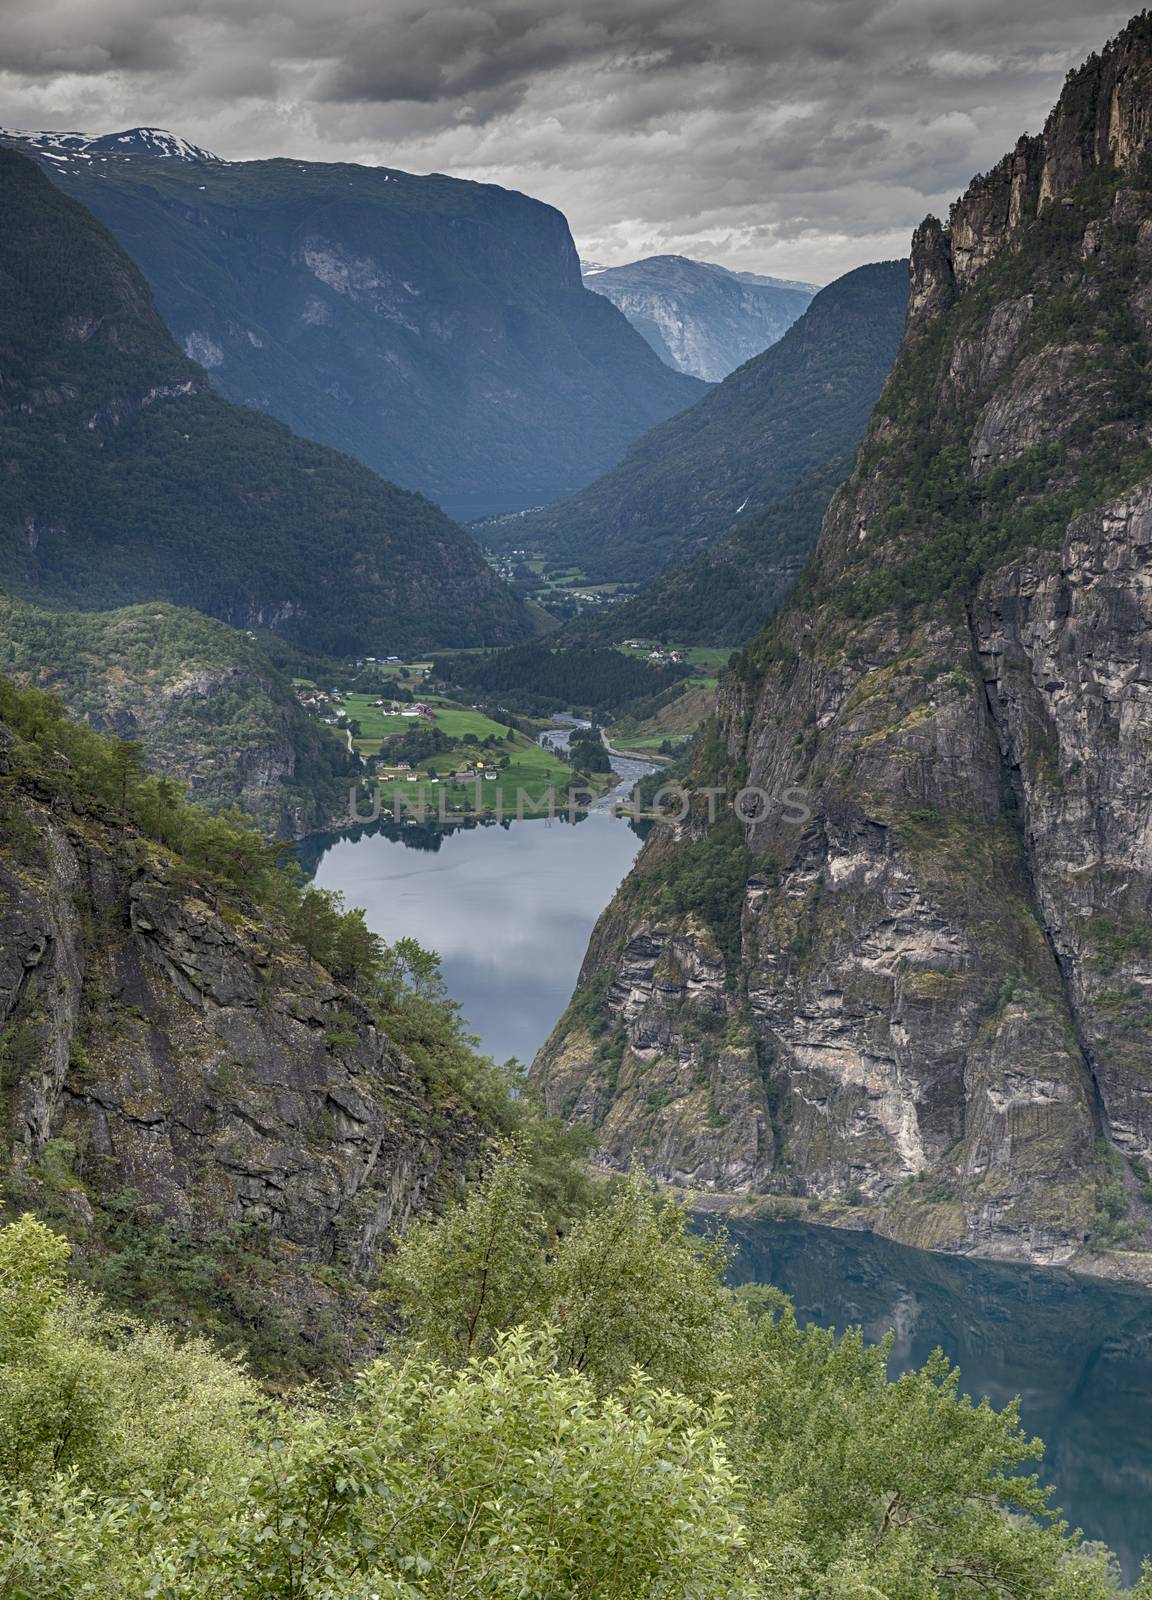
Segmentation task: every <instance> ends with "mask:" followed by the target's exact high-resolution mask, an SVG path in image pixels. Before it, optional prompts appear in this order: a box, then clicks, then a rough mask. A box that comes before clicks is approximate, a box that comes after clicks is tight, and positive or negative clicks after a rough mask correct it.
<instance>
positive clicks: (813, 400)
mask: <svg viewBox="0 0 1152 1600" xmlns="http://www.w3.org/2000/svg"><path fill="white" fill-rule="evenodd" d="M907 294H908V280H907V264H906V263H905V262H903V261H887V262H881V263H879V264H877V265H875V266H868V267H860V268H858V269H857V270H856V271H855V272H850V273H848V274H846V276H845V277H843V278H840V279H838V280H837V281H836V282H835V283H833V284H830V285H829V286H828V288H826V289H822V290H821V291H820V293H819V294H818V295H817V296H816V297H815V299H814V300H813V301H812V303H811V304H810V305H809V307H808V309H807V311H805V313H804V315H803V316H802V317H801V318H800V319H799V321H798V322H795V323H794V324H793V325H792V327H791V328H789V329H788V331H787V333H786V334H785V335H784V337H783V338H782V339H781V340H780V341H779V343H778V344H775V345H773V346H772V348H771V349H770V350H766V351H764V353H763V354H762V355H759V356H756V357H755V358H754V359H753V360H751V361H749V362H747V363H745V365H744V366H742V367H741V368H740V369H739V370H738V371H737V372H734V373H733V374H732V375H731V377H729V378H726V379H725V380H724V382H723V383H722V384H721V385H720V386H719V387H718V388H717V389H715V390H714V391H713V392H712V393H711V394H709V395H706V396H705V397H704V399H703V400H701V401H700V402H699V404H697V405H695V406H693V407H692V409H691V410H690V411H686V412H684V414H683V415H682V416H678V417H674V418H672V420H671V421H669V422H665V423H663V424H661V426H660V427H658V428H654V429H653V430H652V432H651V433H649V434H647V435H646V436H645V437H644V438H643V439H641V440H640V441H639V442H638V443H637V444H635V445H634V446H633V447H632V449H631V450H630V451H629V453H628V455H627V456H626V457H625V458H624V460H623V461H622V462H621V463H620V465H619V466H618V467H617V468H615V470H614V471H612V472H610V473H608V474H607V475H606V476H605V477H603V478H601V479H599V480H598V481H597V482H596V483H593V484H590V485H589V487H588V488H587V489H584V490H582V491H581V492H580V493H579V494H575V495H572V496H570V497H569V498H568V499H567V500H561V501H559V502H558V503H557V504H556V505H553V506H548V507H546V508H545V509H544V510H542V511H538V512H535V513H532V514H530V515H528V516H523V517H514V518H509V519H507V521H505V522H498V523H494V524H488V525H486V526H485V528H484V529H483V536H484V538H485V540H486V541H487V542H490V543H493V544H500V545H503V546H506V547H510V548H519V547H522V546H528V547H531V548H539V549H541V550H543V551H545V552H546V553H547V555H548V556H549V557H552V558H557V559H564V560H571V561H572V562H574V563H575V564H577V565H578V566H580V567H581V568H582V569H583V570H584V572H585V575H586V576H587V577H588V578H590V579H598V580H607V579H629V580H642V579H646V578H650V577H652V576H653V575H655V574H656V573H658V572H663V571H665V570H667V569H668V568H669V567H673V566H678V565H681V564H683V563H685V562H688V561H690V560H692V559H693V558H694V557H695V556H696V555H698V554H699V553H700V551H701V550H703V549H704V548H705V547H706V546H708V545H710V544H713V543H715V542H716V541H717V540H719V539H720V538H721V537H723V536H724V535H725V534H726V533H727V532H728V531H729V530H731V529H733V528H734V526H735V524H736V523H737V520H738V519H741V518H747V519H749V520H750V519H752V518H754V517H756V516H758V515H759V513H760V512H762V511H764V510H765V509H767V508H768V507H770V506H772V505H773V504H775V503H776V502H777V501H778V500H779V499H780V498H781V497H783V496H787V495H788V494H789V493H790V492H791V491H792V490H794V489H795V488H796V486H797V485H798V484H799V483H800V482H801V481H802V480H803V479H804V478H805V477H806V475H807V474H809V473H811V472H813V471H818V470H820V469H821V468H823V467H824V466H826V464H827V463H828V462H829V461H830V460H833V459H836V458H839V457H842V456H843V455H844V454H845V452H846V451H851V450H853V449H855V447H856V445H857V444H858V443H859V441H860V439H861V438H862V437H863V433H864V428H865V424H866V423H867V420H868V413H869V411H870V410H871V408H872V405H873V403H874V401H875V399H876V396H877V395H878V394H879V392H880V386H881V384H882V383H883V382H884V379H885V377H886V376H887V374H888V371H889V369H890V367H891V365H892V361H893V359H894V358H895V354H896V350H897V347H898V345H899V342H900V335H901V332H902V330H903V326H904V310H905V305H906V301H907ZM815 531H816V530H815V528H814V527H813V528H812V529H811V532H810V535H809V536H810V537H814V536H815ZM765 559H766V560H768V561H771V559H772V555H771V552H770V551H766V552H765Z"/></svg>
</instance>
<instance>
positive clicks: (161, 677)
mask: <svg viewBox="0 0 1152 1600" xmlns="http://www.w3.org/2000/svg"><path fill="white" fill-rule="evenodd" d="M0 672H3V673H5V674H6V675H7V676H8V677H10V678H12V679H13V680H14V681H16V682H17V683H21V684H35V685H36V686H37V687H39V688H42V689H48V690H50V691H51V692H52V693H53V694H55V695H57V696H59V698H60V700H61V701H62V702H63V704H64V705H65V706H66V707H67V709H68V711H69V712H70V713H71V714H72V715H73V716H75V717H82V718H83V719H84V720H85V721H87V722H89V723H90V724H91V726H92V727H94V728H96V729H98V730H99V731H101V732H106V733H112V734H115V735H116V736H117V738H120V739H130V740H136V741H139V743H140V746H141V756H142V759H143V760H144V762H145V763H146V765H147V766H148V767H149V769H150V770H152V771H154V772H157V773H160V774H162V775H163V776H164V777H167V778H171V779H174V780H175V781H176V782H178V783H180V784H182V785H184V786H185V788H186V790H187V793H188V795H189V797H190V798H191V799H193V800H195V801H196V802H197V803H198V804H200V805H203V806H206V807H207V808H208V809H210V810H220V809H227V808H229V807H239V808H240V809H241V810H242V811H245V812H247V813H249V814H250V815H251V816H252V817H253V818H254V819H255V820H256V821H257V822H258V823H259V824H260V826H261V827H262V828H263V829H265V830H266V831H267V832H268V833H270V834H275V835H279V836H281V837H286V838H294V837H298V836H300V835H301V834H304V833H306V832H308V831H309V829H312V828H318V827H323V826H324V825H325V824H328V823H331V822H333V821H334V820H336V819H339V818H342V817H344V816H345V815H346V814H347V810H348V791H349V786H350V785H351V784H352V783H353V782H354V781H355V773H356V772H358V771H359V769H360V763H359V761H358V760H357V759H356V758H355V757H354V756H352V755H351V754H350V752H349V751H348V748H347V742H346V740H345V738H344V735H343V734H342V733H340V732H338V731H337V730H336V729H334V728H326V727H324V726H323V725H321V724H320V723H318V722H317V721H315V719H314V718H312V717H310V716H309V715H308V714H307V713H306V712H305V711H304V710H303V708H302V707H301V706H300V705H299V704H298V703H297V701H296V697H295V695H294V694H293V693H292V688H291V685H290V684H289V683H288V682H287V680H286V679H285V678H283V677H282V676H281V674H280V673H279V672H277V671H276V669H275V668H274V667H273V666H272V665H271V664H270V663H269V661H268V660H267V658H266V656H265V655H264V652H263V651H262V650H261V649H260V647H259V646H258V645H257V644H256V643H255V642H254V641H253V640H251V639H249V638H247V637H246V636H245V635H244V634H242V633H237V632H236V631H235V629H232V628H229V627H227V626H225V624H224V623H222V622H217V621H216V619H215V618H214V617H205V616H203V615H201V613H200V612H198V611H187V610H181V609H179V608H178V607H176V606H170V605H166V604H164V603H163V602H157V601H150V602H149V603H148V604H147V605H140V606H127V607H124V608H123V609H122V610H119V611H47V610H45V609H44V608H43V607H41V606H32V605H28V604H27V603H26V602H24V601H19V600H13V599H11V598H9V597H8V596H0Z"/></svg>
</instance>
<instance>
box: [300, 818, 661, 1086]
mask: <svg viewBox="0 0 1152 1600" xmlns="http://www.w3.org/2000/svg"><path fill="white" fill-rule="evenodd" d="M640 844H641V840H640V838H639V836H638V835H637V834H636V833H634V832H633V831H632V829H631V828H630V827H629V825H628V823H627V822H626V821H625V820H624V819H623V818H621V817H612V816H609V815H607V814H602V813H597V812H593V813H592V814H591V815H589V816H586V817H583V818H582V819H581V820H580V821H578V822H576V823H570V822H568V821H567V820H563V821H562V820H559V819H557V820H556V821H555V822H548V821H545V820H544V819H543V818H537V819H534V820H532V821H527V822H512V823H510V824H509V825H508V826H507V827H502V826H491V827H472V828H459V829H456V830H455V831H453V832H450V833H442V832H437V831H436V830H435V829H433V828H413V827H406V828H396V827H387V828H379V827H371V828H364V829H362V830H357V832H356V833H355V834H350V835H347V836H344V837H341V838H335V839H333V838H327V839H322V840H320V841H314V842H313V844H312V859H311V860H310V859H308V858H307V856H305V857H304V866H305V869H306V870H308V871H312V870H314V871H315V881H316V883H318V884H319V885H320V887H321V888H324V889H338V890H339V891H340V892H341V894H343V895H344V897H345V899H346V901H347V902H348V904H349V905H350V906H363V907H364V911H365V913H366V917H367V921H368V926H369V927H370V928H371V929H372V930H373V932H375V933H379V934H381V935H382V936H383V937H384V938H385V939H386V940H389V941H391V940H394V939H397V938H399V937H401V936H402V935H405V934H407V935H408V936H410V937H411V938H414V939H417V940H419V942H420V943H421V944H422V945H426V946H427V947H428V948H429V949H430V950H437V951H439V953H440V956H441V957H442V959H443V963H444V965H443V972H444V979H445V982H446V983H447V985H448V992H449V994H450V995H451V996H452V998H453V999H454V1000H458V1001H459V1002H460V1005H461V1008H462V1010H463V1013H464V1016H465V1017H466V1018H467V1020H468V1022H469V1024H470V1026H471V1028H472V1031H473V1032H474V1033H475V1034H477V1035H478V1037H479V1039H480V1044H481V1048H482V1049H483V1050H484V1051H485V1052H486V1053H488V1054H489V1055H491V1056H493V1057H495V1059H496V1060H497V1061H506V1060H507V1059H508V1057H509V1056H516V1057H517V1058H518V1059H519V1060H520V1061H523V1062H524V1063H525V1064H527V1063H528V1062H530V1061H531V1060H532V1057H533V1056H534V1055H535V1054H536V1051H537V1050H538V1049H539V1048H540V1046H541V1045H542V1044H543V1043H544V1041H545V1039H546V1038H547V1037H548V1035H549V1033H551V1031H552V1028H553V1026H554V1025H555V1023H556V1022H558V1021H559V1019H560V1015H561V1013H562V1012H563V1010H564V1008H565V1006H566V1005H567V1004H568V1001H569V1000H570V999H571V997H572V990H573V989H574V988H575V986H576V977H577V974H578V973H579V971H580V963H581V962H582V961H583V959H584V952H585V951H586V949H587V948H588V937H589V935H590V934H591V932H592V928H593V925H594V924H595V922H596V918H597V917H598V916H599V915H600V913H601V911H603V909H604V907H605V906H606V905H607V904H608V902H609V900H611V898H612V896H613V894H614V893H615V891H616V888H617V885H618V884H619V883H620V881H621V879H622V878H623V877H624V876H625V874H626V873H627V871H628V868H629V867H630V866H631V865H632V862H633V859H634V858H635V856H636V853H637V851H638V850H639V849H640Z"/></svg>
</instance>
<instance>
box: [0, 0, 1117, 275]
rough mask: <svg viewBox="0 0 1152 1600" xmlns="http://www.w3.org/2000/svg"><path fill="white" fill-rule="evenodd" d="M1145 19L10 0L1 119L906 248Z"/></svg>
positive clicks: (981, 3)
mask: <svg viewBox="0 0 1152 1600" xmlns="http://www.w3.org/2000/svg"><path fill="white" fill-rule="evenodd" d="M1128 15H1129V11H1128V10H1127V9H1125V10H1113V9H1112V8H1111V6H1109V5H1108V4H1107V3H1105V4H1104V5H1101V6H1097V7H1093V6H1091V5H1089V4H1086V3H1084V0H1080V3H1075V0H438V3H437V0H433V3H431V4H429V3H427V0H423V3H421V0H374V3H372V4H368V3H365V0H268V3H263V0H38V3H34V0H0V124H3V125H7V126H9V127H19V128H79V129H82V130H83V131H85V132H92V133H105V132H109V131H111V130H113V129H119V128H122V127H128V126H133V125H138V124H154V125H159V126H162V127H168V128H171V129H172V130H174V131H175V132H178V133H181V134H183V135H184V136H185V137H186V138H189V139H192V140H194V141H195V142H197V143H199V144H203V145H207V146H208V147H209V148H210V149H213V150H215V151H217V152H218V153H219V154H220V155H223V156H227V157H230V158H232V159H242V158H247V157H260V156H273V155H293V156H303V157H310V158H313V159H319V160H350V161H363V162H368V163H383V164H385V165H388V166H394V167H402V168H405V169H407V170H409V171H412V172H433V171H437V172H450V173H454V174H456V175H458V176H460V177H468V178H479V179H483V180H485V181H490V182H495V183H501V184H505V185H508V186H509V187H513V188H517V189H523V190H525V191H526V192H527V193H529V194H533V195H537V196H539V198H541V199H543V200H548V201H550V202H551V203H552V204H553V205H557V206H559V207H560V208H561V209H562V210H563V211H564V212H565V213H566V214H567V216H568V218H569V220H570V222H571V224H572V231H573V233H574V234H575V237H576V242H577V244H578V245H579V247H580V249H581V252H582V254H583V255H585V256H586V257H591V258H593V259H596V260H599V261H604V262H610V263H616V262H622V261H629V260H633V259H635V258H636V257H639V256H644V255H652V254H656V253H664V252H677V253H680V254H684V255H693V256H697V257H701V258H704V259H707V260H712V261H720V262H723V263H724V264H725V265H727V266H732V267H739V268H746V269H749V270H752V271H762V272H772V273H777V274H779V275H781V276H785V277H800V278H809V279H811V280H813V281H815V282H820V283H823V282H826V281H828V280H829V279H830V278H833V277H836V276H837V275H838V274H840V273H841V272H844V271H846V270H847V269H848V268H850V267H853V266H856V265H858V264H859V263H860V262H863V261H870V260H877V259H881V258H884V257H891V256H896V255H902V254H904V253H905V251H906V249H907V244H908V238H909V235H910V233H911V230H912V228H913V227H914V226H915V224H916V223H917V222H918V221H919V220H920V219H921V218H922V217H923V216H924V215H925V214H926V213H927V212H928V211H937V212H943V211H944V210H946V208H947V205H948V202H949V201H950V200H951V199H952V198H953V196H954V195H955V194H956V193H957V192H958V191H959V190H960V189H962V188H963V187H964V185H965V184H966V183H967V181H968V179H969V178H970V177H971V176H972V175H973V174H974V173H975V172H977V171H981V170H984V169H985V168H987V167H988V166H990V165H991V164H992V163H993V162H994V161H996V160H997V159H998V158H999V157H1000V156H1001V155H1002V154H1003V153H1004V151H1005V150H1007V149H1009V148H1010V147H1011V146H1012V145H1013V144H1014V143H1015V141H1016V138H1017V136H1018V135H1019V134H1020V133H1022V132H1024V131H1026V130H1027V131H1035V130H1036V129H1038V128H1039V126H1040V125H1041V123H1042V122H1043V120H1044V115H1045V113H1046V111H1047V110H1048V108H1049V106H1050V105H1051V103H1052V101H1053V100H1054V98H1055V96H1056V95H1057V93H1058V92H1059V89H1060V85H1061V83H1062V81H1063V78H1064V75H1065V73H1066V72H1067V70H1068V69H1069V67H1071V66H1074V65H1075V64H1076V63H1077V62H1078V61H1079V60H1081V58H1082V57H1083V56H1084V55H1086V54H1087V53H1088V52H1089V51H1090V50H1092V49H1093V48H1098V47H1099V46H1100V45H1102V44H1103V43H1104V42H1105V40H1106V39H1107V38H1108V37H1109V36H1110V35H1112V34H1114V33H1115V32H1116V31H1117V30H1118V29H1119V28H1120V27H1121V26H1122V25H1123V23H1124V22H1125V20H1126V19H1127V16H1128Z"/></svg>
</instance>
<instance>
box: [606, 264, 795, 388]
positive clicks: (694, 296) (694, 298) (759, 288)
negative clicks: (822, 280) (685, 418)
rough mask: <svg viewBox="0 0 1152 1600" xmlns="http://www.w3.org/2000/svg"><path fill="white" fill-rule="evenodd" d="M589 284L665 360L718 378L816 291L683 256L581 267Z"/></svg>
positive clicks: (781, 328)
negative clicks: (626, 319)
mask: <svg viewBox="0 0 1152 1600" xmlns="http://www.w3.org/2000/svg"><path fill="white" fill-rule="evenodd" d="M582 270H583V277H584V282H585V284H586V286H587V287H588V288H589V289H591V290H592V292H593V293H594V294H602V295H604V297H605V298H606V299H608V300H611V302H612V304H613V305H614V306H618V307H619V308H620V310H621V311H622V312H623V313H624V315H625V316H626V317H627V318H628V321H629V322H630V323H631V324H632V326H633V327H634V328H635V329H636V331H637V332H638V333H640V334H642V335H643V336H644V338H645V339H647V341H648V343H649V344H650V345H651V346H652V348H653V350H655V351H656V354H657V355H658V356H659V357H660V359H661V360H662V361H665V362H667V364H668V365H669V366H670V367H675V368H676V370H677V371H678V372H690V373H692V374H693V376H694V377H697V378H704V379H706V380H707V381H708V382H709V383H719V382H720V381H721V379H723V378H726V377H727V376H728V374H729V373H730V372H735V370H736V368H737V367H740V366H743V364H744V363H745V361H750V360H751V359H752V357H753V356H755V355H759V354H760V352H761V350H767V348H768V346H769V345H771V344H775V343H776V341H777V339H780V338H782V337H783V335H784V334H785V333H786V332H787V331H788V329H789V328H790V327H791V326H792V324H793V323H794V322H795V321H796V319H797V317H799V316H802V315H803V313H804V311H805V309H806V308H807V306H808V302H809V301H810V300H811V299H812V296H813V295H814V294H815V293H816V287H815V285H814V284H809V283H785V282H783V281H782V280H781V279H779V278H765V277H760V276H757V275H756V274H754V273H748V272H744V273H735V272H730V271H729V270H728V268H727V267H720V266H716V265H715V264H714V263H713V262H710V261H690V260H689V259H688V258H687V257H686V256H648V257H646V258H645V259H644V260H643V261H633V262H630V263H629V264H628V265H627V266H626V267H598V266H594V265H587V266H585V267H583V269H582Z"/></svg>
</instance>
